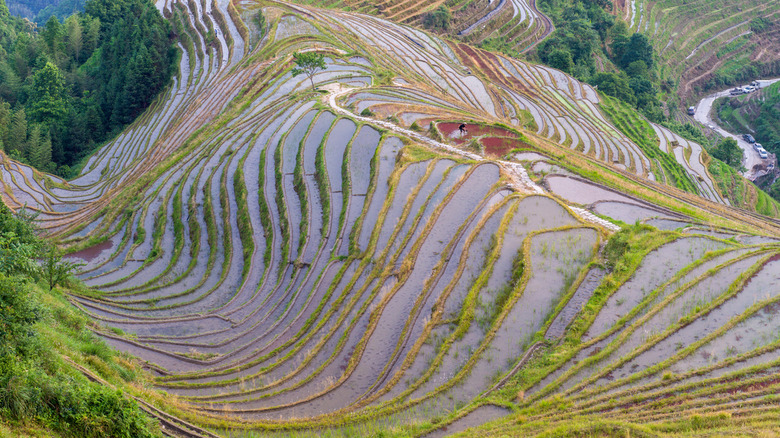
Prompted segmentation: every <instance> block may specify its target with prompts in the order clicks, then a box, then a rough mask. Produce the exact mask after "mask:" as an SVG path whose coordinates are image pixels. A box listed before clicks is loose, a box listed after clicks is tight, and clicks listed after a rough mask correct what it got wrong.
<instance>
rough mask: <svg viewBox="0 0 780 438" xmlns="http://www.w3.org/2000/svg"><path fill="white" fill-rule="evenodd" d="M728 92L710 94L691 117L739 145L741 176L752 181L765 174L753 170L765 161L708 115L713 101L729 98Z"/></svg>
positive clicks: (765, 84) (763, 83) (764, 84)
mask: <svg viewBox="0 0 780 438" xmlns="http://www.w3.org/2000/svg"><path fill="white" fill-rule="evenodd" d="M778 81H780V78H774V79H765V80H760V81H758V83H759V84H760V85H761V88H764V87H768V86H769V85H772V84H774V83H775V82H778ZM730 91H731V88H729V89H728V90H723V91H719V92H717V93H713V94H710V95H709V96H707V97H705V98H704V99H702V100H701V101H699V104H698V105H696V114H695V115H694V116H693V118H694V119H695V120H696V121H697V122H699V123H701V124H702V125H704V126H706V127H707V128H709V129H711V130H713V131H715V132H717V133H718V134H720V135H721V136H723V137H727V138H733V139H734V140H736V141H737V145H739V147H740V148H741V149H742V152H743V158H742V165H743V166H745V169H747V170H745V173H743V176H744V177H745V178H747V179H749V180H751V181H753V180H755V179H756V178H758V177H759V176H762V175H764V174H765V173H766V171H764V170H756V168H755V167H756V166H760V165H762V164H764V163H765V160H763V159H761V157H759V156H758V152H756V151H755V149H753V145H752V144H750V143H748V142H746V141H745V140H743V139H742V136H741V135H737V134H732V133H731V132H728V131H726V130H725V129H723V128H721V127H720V126H719V125H718V124H717V123H715V121H714V120H713V118H712V115H711V114H710V113H711V112H712V104H713V102H715V99H718V98H720V97H729V96H731V94H730Z"/></svg>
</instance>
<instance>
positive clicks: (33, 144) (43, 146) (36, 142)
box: [27, 125, 51, 170]
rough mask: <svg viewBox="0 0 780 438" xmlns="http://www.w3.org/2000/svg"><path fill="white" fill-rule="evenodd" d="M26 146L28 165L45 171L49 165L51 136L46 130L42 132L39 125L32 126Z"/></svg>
mask: <svg viewBox="0 0 780 438" xmlns="http://www.w3.org/2000/svg"><path fill="white" fill-rule="evenodd" d="M27 144H28V149H27V153H28V160H29V161H30V164H32V165H33V166H34V167H36V168H37V169H40V170H47V169H48V167H49V163H51V135H50V134H49V132H48V130H46V131H44V132H42V130H41V128H40V126H39V125H35V126H33V128H32V130H31V131H30V138H29V139H28V140H27Z"/></svg>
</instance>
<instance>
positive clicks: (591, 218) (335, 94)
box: [321, 84, 620, 232]
mask: <svg viewBox="0 0 780 438" xmlns="http://www.w3.org/2000/svg"><path fill="white" fill-rule="evenodd" d="M321 88H323V89H325V90H327V91H329V92H330V93H329V94H328V95H327V96H326V97H325V99H326V102H327V104H328V105H329V106H330V107H331V108H332V109H333V111H335V112H336V113H338V114H341V115H344V116H347V117H350V118H352V119H353V120H359V121H361V122H365V123H370V124H372V125H375V126H379V127H381V128H383V129H388V130H390V131H393V132H395V133H397V134H399V135H402V136H404V137H408V138H412V139H414V140H417V141H419V142H420V143H423V144H426V145H428V146H431V147H434V148H436V149H441V150H444V151H446V152H449V153H451V154H454V155H460V156H462V157H464V158H468V159H470V160H474V161H488V160H486V159H485V158H484V157H483V156H481V155H477V154H472V153H471V152H466V151H462V150H460V149H458V148H456V147H453V146H450V145H448V144H446V143H441V142H438V141H435V140H433V139H430V138H428V137H426V136H424V135H422V134H420V133H417V132H414V131H411V130H408V129H404V128H401V127H400V126H398V125H396V124H394V123H390V122H385V121H382V120H375V119H372V118H370V117H361V116H358V115H356V114H354V113H352V112H350V111H349V110H347V109H345V108H342V107H340V106H339V105H338V103H336V99H338V98H339V97H340V96H343V95H345V94H347V93H350V92H352V91H354V90H356V88H348V87H343V86H341V84H329V85H326V86H324V87H321ZM491 161H492V162H495V163H497V164H498V165H499V166H501V167H502V168H503V169H504V170H505V172H506V174H507V175H508V176H509V178H510V180H511V186H512V188H513V189H515V190H517V191H518V192H521V193H535V194H540V195H541V194H545V193H546V192H545V190H544V189H543V188H541V187H540V186H539V185H537V184H536V183H535V182H534V181H533V180H531V178H530V177H529V176H528V172H526V170H525V168H524V167H523V166H522V165H521V164H519V163H513V162H511V161H503V160H491ZM569 208H570V209H571V210H572V211H574V212H575V213H576V214H577V215H578V216H580V218H581V219H582V220H584V221H587V222H590V223H594V224H597V225H600V226H602V227H604V228H606V229H607V230H610V231H614V232H617V231H620V227H619V226H617V225H615V224H613V223H611V222H609V221H606V220H604V219H601V218H599V217H597V216H595V215H594V214H592V213H590V212H589V211H587V210H585V209H582V208H578V207H573V206H569Z"/></svg>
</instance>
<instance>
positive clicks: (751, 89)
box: [742, 85, 756, 93]
mask: <svg viewBox="0 0 780 438" xmlns="http://www.w3.org/2000/svg"><path fill="white" fill-rule="evenodd" d="M742 91H744V92H745V93H752V92H754V91H756V88H755V87H753V86H751V85H747V86H745V87H744V88H742Z"/></svg>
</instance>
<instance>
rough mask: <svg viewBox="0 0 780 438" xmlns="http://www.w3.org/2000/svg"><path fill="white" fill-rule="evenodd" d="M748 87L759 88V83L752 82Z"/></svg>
mask: <svg viewBox="0 0 780 438" xmlns="http://www.w3.org/2000/svg"><path fill="white" fill-rule="evenodd" d="M750 85H752V86H754V87H756V88H761V83H759V82H758V81H753V82H751V83H750Z"/></svg>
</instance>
